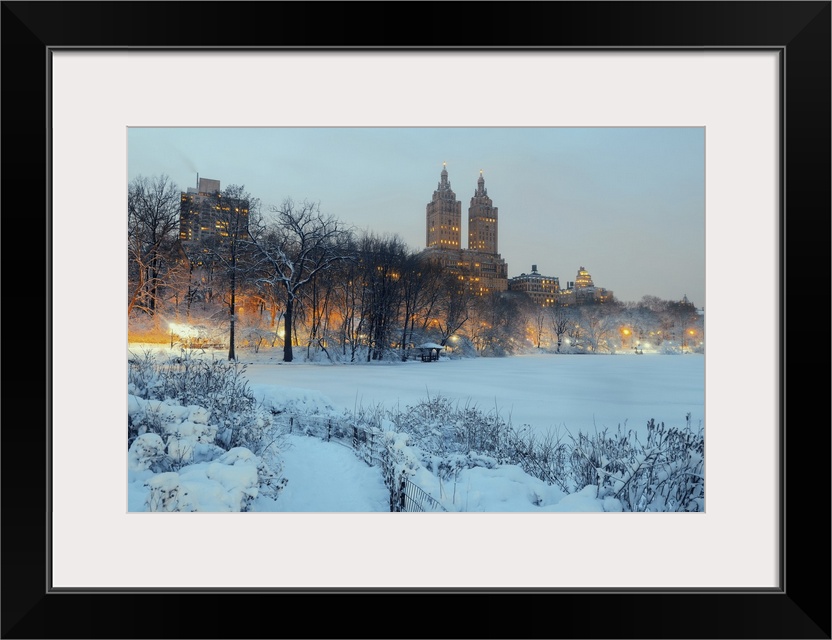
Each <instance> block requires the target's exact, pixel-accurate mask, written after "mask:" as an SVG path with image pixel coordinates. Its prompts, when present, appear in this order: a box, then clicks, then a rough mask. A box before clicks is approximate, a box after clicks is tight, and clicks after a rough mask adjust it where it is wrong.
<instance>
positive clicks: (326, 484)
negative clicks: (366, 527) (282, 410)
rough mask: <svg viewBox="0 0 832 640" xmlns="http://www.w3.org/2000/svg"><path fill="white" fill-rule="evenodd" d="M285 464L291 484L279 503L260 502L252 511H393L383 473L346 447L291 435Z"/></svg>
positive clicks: (287, 444)
mask: <svg viewBox="0 0 832 640" xmlns="http://www.w3.org/2000/svg"><path fill="white" fill-rule="evenodd" d="M283 461H284V470H283V475H284V476H285V477H286V478H288V480H289V484H288V485H286V488H285V489H284V490H283V491H282V492H281V494H280V496H279V497H278V499H277V500H276V501H274V500H269V499H266V498H260V499H258V500H256V501H255V503H254V505H253V509H252V511H260V512H263V511H271V512H333V511H335V512H378V511H390V497H389V494H388V492H387V488H386V487H385V486H384V481H383V479H382V477H381V473H380V471H379V469H377V468H375V467H369V466H367V465H366V464H365V463H364V462H362V461H361V460H359V459H358V458H357V457H356V456H355V454H354V453H353V452H352V451H351V450H350V449H348V448H347V447H345V446H344V445H341V444H338V443H335V442H324V441H322V440H319V439H318V438H315V437H310V436H301V435H290V436H288V440H287V443H286V446H285V447H284V449H283Z"/></svg>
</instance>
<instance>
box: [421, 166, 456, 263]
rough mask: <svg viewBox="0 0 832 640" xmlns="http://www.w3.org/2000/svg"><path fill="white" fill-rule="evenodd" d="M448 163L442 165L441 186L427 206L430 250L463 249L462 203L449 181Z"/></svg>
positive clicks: (427, 242) (428, 245)
mask: <svg viewBox="0 0 832 640" xmlns="http://www.w3.org/2000/svg"><path fill="white" fill-rule="evenodd" d="M445 165H446V163H444V162H443V163H442V173H441V174H440V179H439V184H438V185H437V187H436V191H434V192H433V199H432V200H431V201H430V202H428V205H427V210H426V212H427V241H426V245H425V246H427V247H428V248H431V247H437V248H439V249H461V248H462V242H461V231H460V229H461V226H462V202H460V201H459V200H457V199H456V194H455V193H454V192H453V191H452V190H451V183H450V182H449V181H448V170H447V169H446V168H445Z"/></svg>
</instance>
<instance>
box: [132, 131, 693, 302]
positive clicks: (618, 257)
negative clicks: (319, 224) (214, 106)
mask: <svg viewBox="0 0 832 640" xmlns="http://www.w3.org/2000/svg"><path fill="white" fill-rule="evenodd" d="M443 163H447V164H446V168H447V170H448V178H449V180H450V183H451V187H452V189H453V190H454V191H455V192H456V196H457V199H458V200H460V201H461V202H462V218H463V228H462V238H463V247H466V248H467V232H468V227H467V210H468V205H469V203H470V199H471V196H472V195H473V193H474V190H475V188H476V184H477V178H478V177H479V174H480V171H482V172H483V177H484V178H485V186H486V189H487V190H488V195H489V196H490V197H491V199H492V201H493V204H494V206H495V207H497V208H498V212H499V213H498V221H499V222H498V229H499V247H498V248H499V252H500V255H501V256H502V257H503V258H504V259H505V260H506V262H507V263H508V275H509V277H510V278H511V277H514V276H517V275H520V274H521V273H529V272H530V271H531V268H532V265H533V264H534V265H537V268H538V271H540V272H541V273H542V274H544V275H547V276H556V277H558V278H559V279H560V283H561V286H562V287H565V286H566V283H567V282H569V281H573V280H574V279H575V276H576V275H577V272H578V269H579V268H580V267H584V268H585V269H586V270H587V271H589V273H590V274H591V275H592V278H593V281H594V283H595V285H596V286H598V287H604V288H606V289H608V290H611V291H612V292H613V293H614V295H615V297H616V298H618V299H619V300H622V301H638V300H640V299H641V298H642V297H643V296H645V295H651V296H657V297H659V298H662V299H667V300H679V299H681V298H682V296H684V295H687V297H688V299H689V300H690V301H691V302H693V303H694V304H695V305H696V306H697V307H703V306H705V130H704V128H702V127H627V128H612V127H592V128H549V127H547V128H537V127H493V128H490V127H489V128H481V127H476V128H474V127H472V128H459V127H453V128H439V127H407V128H405V127H402V128H380V127H379V128H369V127H337V128H336V127H316V128H311V127H310V128H303V127H292V128H255V127H239V128H231V127H217V128H208V127H176V128H161V127H153V128H150V127H148V128H143V127H131V128H129V129H128V182H129V181H132V180H133V179H134V178H135V177H137V176H139V175H143V176H145V177H152V176H158V175H161V174H166V175H167V176H168V177H169V178H170V179H171V181H172V182H174V183H175V184H176V185H177V187H178V188H179V189H180V190H182V191H185V190H187V188H188V187H195V186H196V184H197V176H199V177H201V178H210V179H215V180H219V181H220V184H221V187H222V188H225V187H227V186H229V185H231V184H237V185H243V186H244V187H245V189H246V190H247V191H248V192H249V193H251V195H252V196H254V197H257V198H259V199H260V201H261V204H262V210H263V212H264V213H268V212H269V210H270V208H271V207H272V206H277V205H279V204H280V203H281V202H282V201H283V200H285V199H286V198H292V199H293V200H295V201H296V202H300V201H302V200H310V201H314V202H319V203H320V206H321V210H322V211H323V212H324V213H331V214H332V215H334V216H336V217H337V218H339V219H340V220H342V221H343V222H344V223H345V224H346V225H348V226H351V227H354V228H355V229H356V230H358V231H360V230H370V231H373V232H375V233H378V234H397V235H398V236H400V237H401V238H402V239H403V240H404V242H405V243H407V244H408V245H409V246H410V247H411V248H413V249H415V250H420V249H423V248H424V247H425V207H426V205H427V203H428V202H429V201H430V199H431V196H432V195H433V191H434V190H435V189H436V186H437V183H438V182H439V178H440V172H441V171H442V168H443Z"/></svg>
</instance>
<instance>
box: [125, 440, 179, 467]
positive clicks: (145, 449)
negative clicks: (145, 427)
mask: <svg viewBox="0 0 832 640" xmlns="http://www.w3.org/2000/svg"><path fill="white" fill-rule="evenodd" d="M127 468H128V469H129V470H130V471H147V470H150V471H153V472H154V473H159V472H162V471H167V470H169V469H170V461H169V460H168V456H167V453H166V451H165V442H164V440H162V438H161V436H159V435H158V434H155V433H144V434H142V435H140V436H138V437H137V438H136V439H135V440H134V441H133V444H131V445H130V448H129V449H128V451H127Z"/></svg>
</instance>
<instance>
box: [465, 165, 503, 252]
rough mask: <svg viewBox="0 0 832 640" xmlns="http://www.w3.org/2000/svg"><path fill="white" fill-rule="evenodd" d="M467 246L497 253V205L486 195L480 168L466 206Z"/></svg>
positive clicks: (475, 249)
mask: <svg viewBox="0 0 832 640" xmlns="http://www.w3.org/2000/svg"><path fill="white" fill-rule="evenodd" d="M468 248H469V249H471V250H472V251H484V252H485V253H497V207H495V206H494V203H493V202H492V201H491V198H489V197H488V190H487V189H486V188H485V178H483V177H482V170H480V177H479V179H478V180H477V189H476V191H474V196H473V197H472V198H471V204H470V206H469V207H468Z"/></svg>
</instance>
